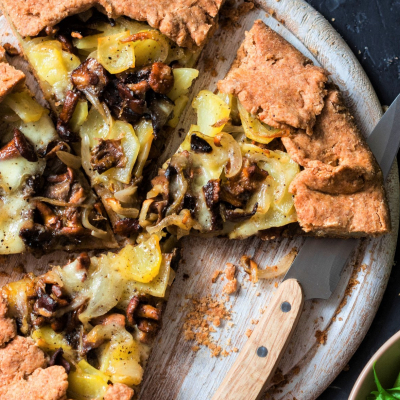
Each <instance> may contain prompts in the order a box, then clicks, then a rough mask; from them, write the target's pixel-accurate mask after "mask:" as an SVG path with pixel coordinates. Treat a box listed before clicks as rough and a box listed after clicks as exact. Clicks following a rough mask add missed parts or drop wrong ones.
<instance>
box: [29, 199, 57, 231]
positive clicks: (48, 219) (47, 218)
mask: <svg viewBox="0 0 400 400" xmlns="http://www.w3.org/2000/svg"><path fill="white" fill-rule="evenodd" d="M35 206H36V209H37V210H38V211H39V213H40V215H41V217H42V218H43V223H44V225H45V226H46V227H47V228H50V229H59V228H60V227H61V221H60V219H59V217H58V216H57V215H56V214H55V213H54V212H53V210H52V209H51V208H50V207H49V206H48V205H46V204H45V203H42V202H40V201H37V202H36V203H35Z"/></svg>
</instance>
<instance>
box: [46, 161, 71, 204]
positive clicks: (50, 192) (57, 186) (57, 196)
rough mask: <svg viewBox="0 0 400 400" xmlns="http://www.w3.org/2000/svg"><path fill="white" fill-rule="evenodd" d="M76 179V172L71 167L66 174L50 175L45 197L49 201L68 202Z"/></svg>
mask: <svg viewBox="0 0 400 400" xmlns="http://www.w3.org/2000/svg"><path fill="white" fill-rule="evenodd" d="M74 178H75V174H74V170H73V169H72V168H70V167H68V168H67V170H66V172H64V173H61V174H58V175H56V174H51V175H49V176H48V177H47V184H46V186H45V189H44V196H45V197H48V198H49V199H54V200H59V201H65V202H68V201H69V196H70V192H71V187H72V184H73V182H74Z"/></svg>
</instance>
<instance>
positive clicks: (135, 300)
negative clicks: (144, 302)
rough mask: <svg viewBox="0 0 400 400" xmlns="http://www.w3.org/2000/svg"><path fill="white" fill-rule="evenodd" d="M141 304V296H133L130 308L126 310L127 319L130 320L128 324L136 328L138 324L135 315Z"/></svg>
mask: <svg viewBox="0 0 400 400" xmlns="http://www.w3.org/2000/svg"><path fill="white" fill-rule="evenodd" d="M139 303H140V298H139V296H133V297H132V298H131V300H130V301H129V304H128V307H127V308H126V319H127V320H128V324H129V325H130V326H134V325H135V324H136V322H135V319H134V314H135V312H136V310H137V308H138V306H139Z"/></svg>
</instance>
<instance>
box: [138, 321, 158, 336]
mask: <svg viewBox="0 0 400 400" xmlns="http://www.w3.org/2000/svg"><path fill="white" fill-rule="evenodd" d="M137 327H138V329H139V330H140V331H142V332H146V333H153V334H155V333H156V332H157V331H158V329H159V327H160V326H159V324H158V323H157V322H155V321H152V320H151V319H141V320H140V321H139V322H138V324H137Z"/></svg>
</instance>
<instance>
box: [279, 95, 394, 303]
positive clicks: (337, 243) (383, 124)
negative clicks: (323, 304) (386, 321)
mask: <svg viewBox="0 0 400 400" xmlns="http://www.w3.org/2000/svg"><path fill="white" fill-rule="evenodd" d="M367 142H368V144H369V146H370V148H371V150H372V152H373V153H374V155H375V157H376V159H377V161H378V163H379V164H380V166H381V168H382V172H383V176H384V177H385V179H386V177H387V175H388V174H389V171H390V168H391V166H392V164H393V162H394V159H395V158H396V154H397V152H398V150H399V145H400V95H399V96H397V98H396V100H395V101H394V102H393V103H392V105H391V106H390V107H389V109H388V110H387V111H386V113H385V114H384V116H383V117H382V118H381V120H380V121H379V122H378V124H377V125H376V127H375V128H374V129H373V131H372V133H371V134H370V135H369V137H368V139H367ZM357 243H358V241H357V240H356V239H325V238H307V239H306V241H305V243H304V245H303V247H302V248H301V249H300V252H299V254H298V255H297V257H296V258H295V260H294V262H293V264H292V266H291V267H290V269H289V271H288V272H287V273H286V275H285V278H284V280H286V279H291V278H294V279H297V280H298V281H299V282H300V284H301V286H302V288H303V291H304V294H305V298H306V299H314V298H316V299H328V298H329V297H330V296H331V294H332V292H333V291H334V290H335V288H336V286H337V284H338V283H339V279H340V274H341V272H342V269H343V267H344V266H345V264H346V261H347V260H348V258H349V257H350V255H351V254H352V252H353V251H354V250H355V248H356V245H357Z"/></svg>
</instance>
